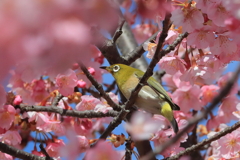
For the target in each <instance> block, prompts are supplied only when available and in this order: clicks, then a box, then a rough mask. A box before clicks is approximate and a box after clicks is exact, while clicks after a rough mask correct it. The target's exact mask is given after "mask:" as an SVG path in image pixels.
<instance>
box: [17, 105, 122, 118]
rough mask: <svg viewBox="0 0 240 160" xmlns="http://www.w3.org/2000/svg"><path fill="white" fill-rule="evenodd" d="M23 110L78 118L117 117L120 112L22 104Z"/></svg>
mask: <svg viewBox="0 0 240 160" xmlns="http://www.w3.org/2000/svg"><path fill="white" fill-rule="evenodd" d="M19 108H20V110H21V111H25V112H28V111H35V112H51V113H57V114H60V115H61V116H71V117H77V118H101V117H116V116H117V114H118V112H116V111H108V112H107V113H102V112H96V111H92V110H90V111H75V110H68V109H62V108H58V107H55V106H31V105H25V104H20V106H19Z"/></svg>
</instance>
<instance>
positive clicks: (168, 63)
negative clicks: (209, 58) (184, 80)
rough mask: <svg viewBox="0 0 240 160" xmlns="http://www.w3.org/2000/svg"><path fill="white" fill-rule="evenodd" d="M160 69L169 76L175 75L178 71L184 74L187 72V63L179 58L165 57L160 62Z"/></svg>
mask: <svg viewBox="0 0 240 160" xmlns="http://www.w3.org/2000/svg"><path fill="white" fill-rule="evenodd" d="M159 65H160V68H161V69H163V70H165V71H166V72H167V73H168V74H171V75H174V74H175V73H176V72H177V71H180V72H181V73H184V72H185V71H186V66H185V65H187V64H186V62H185V61H184V60H183V59H181V58H179V57H178V56H164V57H162V58H161V60H160V62H159Z"/></svg>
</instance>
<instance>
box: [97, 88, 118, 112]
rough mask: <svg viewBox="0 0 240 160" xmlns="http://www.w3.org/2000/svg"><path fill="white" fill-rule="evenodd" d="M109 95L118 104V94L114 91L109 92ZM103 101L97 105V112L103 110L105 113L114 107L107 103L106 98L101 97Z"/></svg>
mask: <svg viewBox="0 0 240 160" xmlns="http://www.w3.org/2000/svg"><path fill="white" fill-rule="evenodd" d="M108 95H109V97H110V98H111V99H112V100H113V102H115V103H116V104H118V103H119V102H118V96H117V95H115V94H114V93H112V92H109V93H108ZM101 102H102V103H99V104H97V105H96V107H95V108H94V110H95V111H96V112H103V113H107V112H108V111H109V110H112V109H113V108H112V107H111V106H109V104H108V103H107V101H106V100H105V99H104V98H101Z"/></svg>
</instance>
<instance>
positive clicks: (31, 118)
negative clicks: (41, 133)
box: [23, 112, 49, 129]
mask: <svg viewBox="0 0 240 160" xmlns="http://www.w3.org/2000/svg"><path fill="white" fill-rule="evenodd" d="M26 117H28V122H36V127H37V128H38V129H42V128H41V127H42V126H43V125H44V124H45V122H47V121H48V120H49V116H48V115H47V114H46V113H41V112H25V113H24V114H23V118H26Z"/></svg>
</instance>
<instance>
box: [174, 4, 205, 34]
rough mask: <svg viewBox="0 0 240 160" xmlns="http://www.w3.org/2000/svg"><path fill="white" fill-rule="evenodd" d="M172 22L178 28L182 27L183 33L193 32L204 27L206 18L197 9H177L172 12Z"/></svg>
mask: <svg viewBox="0 0 240 160" xmlns="http://www.w3.org/2000/svg"><path fill="white" fill-rule="evenodd" d="M171 20H172V21H173V24H174V25H176V26H177V27H180V26H182V29H183V32H189V33H191V32H193V31H194V30H195V29H200V28H201V27H203V22H204V18H203V15H202V13H201V12H200V11H199V10H198V9H197V8H195V7H191V8H183V9H181V8H177V9H175V10H174V11H173V12H172V17H171Z"/></svg>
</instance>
